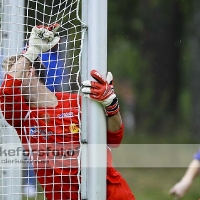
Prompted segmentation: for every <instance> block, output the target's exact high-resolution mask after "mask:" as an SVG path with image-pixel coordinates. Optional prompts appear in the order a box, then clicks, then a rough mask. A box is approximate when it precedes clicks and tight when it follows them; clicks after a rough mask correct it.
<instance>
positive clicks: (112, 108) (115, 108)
mask: <svg viewBox="0 0 200 200" xmlns="http://www.w3.org/2000/svg"><path fill="white" fill-rule="evenodd" d="M105 112H106V115H107V116H108V117H112V116H114V115H116V114H117V113H118V112H119V103H118V99H117V97H115V98H114V99H113V101H112V103H111V104H110V105H109V106H106V107H105Z"/></svg>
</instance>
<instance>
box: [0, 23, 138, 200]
mask: <svg viewBox="0 0 200 200" xmlns="http://www.w3.org/2000/svg"><path fill="white" fill-rule="evenodd" d="M56 26H57V25H55V27H56ZM55 27H54V28H55ZM59 39H60V38H59V37H58V36H55V32H54V31H53V29H52V28H49V27H41V26H40V27H34V28H33V29H32V32H31V35H30V39H29V48H28V49H27V51H26V52H24V53H23V54H22V55H21V56H20V58H19V59H18V60H17V61H16V63H14V64H13V65H12V67H11V69H10V70H9V71H8V73H7V74H6V75H5V78H4V82H3V84H2V86H1V88H0V100H1V109H2V112H3V115H4V117H5V119H6V120H7V122H8V123H9V124H10V125H12V126H14V127H15V129H16V131H17V133H18V135H19V138H20V139H21V142H22V144H23V147H24V149H28V150H29V153H30V156H31V157H32V160H33V165H34V170H35V173H36V176H37V179H38V181H39V182H40V184H41V186H42V187H43V189H44V193H45V196H46V198H47V199H48V200H52V199H55V200H57V199H63V200H66V199H70V200H78V199H79V198H80V187H79V185H80V184H79V181H80V180H79V179H80V178H79V177H80V174H79V169H78V166H79V157H80V150H79V147H80V138H79V120H78V119H79V118H78V98H80V102H81V97H78V96H77V94H72V93H61V92H56V93H53V92H51V91H50V90H49V89H48V88H47V87H46V86H45V75H46V74H45V67H44V65H43V64H42V62H41V61H40V60H39V59H38V54H41V53H43V52H46V51H48V50H49V49H51V48H52V47H54V46H55V45H56V44H57V43H58V42H59ZM91 76H92V77H93V78H94V79H95V81H89V80H88V81H87V80H86V81H83V87H82V92H83V94H84V96H85V97H88V98H90V99H93V100H95V101H97V102H99V103H100V104H101V105H102V107H103V108H104V110H105V114H106V116H107V122H108V126H107V143H108V146H110V147H117V146H118V145H119V144H120V142H121V140H122V136H123V129H124V128H123V123H122V121H121V116H120V113H119V104H118V101H117V98H116V95H115V94H114V92H113V85H112V74H111V73H108V75H107V78H106V79H104V78H103V77H102V76H101V75H100V74H99V73H98V72H97V71H95V70H92V71H91ZM60 152H62V154H61V153H60ZM65 152H67V154H65ZM107 152H108V156H107V159H108V160H107V199H108V200H118V199H124V200H134V199H135V198H134V195H133V194H132V192H131V190H130V188H129V187H128V185H127V183H126V181H125V180H124V179H123V178H122V176H121V175H120V173H119V172H118V171H116V170H115V169H114V168H113V166H112V155H111V151H110V150H109V148H108V149H107ZM57 153H58V154H57ZM59 153H60V154H59ZM40 161H47V162H46V163H44V162H40Z"/></svg>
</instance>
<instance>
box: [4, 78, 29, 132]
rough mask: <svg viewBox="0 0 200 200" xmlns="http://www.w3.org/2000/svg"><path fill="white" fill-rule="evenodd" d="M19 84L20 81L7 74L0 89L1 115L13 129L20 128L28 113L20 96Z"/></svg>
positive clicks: (26, 106)
mask: <svg viewBox="0 0 200 200" xmlns="http://www.w3.org/2000/svg"><path fill="white" fill-rule="evenodd" d="M21 84H22V81H20V80H17V79H14V78H13V77H12V76H11V75H9V74H7V75H6V76H5V79H4V82H3V84H2V86H1V88H0V102H1V110H2V113H3V115H4V117H5V119H6V121H7V122H8V123H9V124H10V125H11V126H14V127H15V128H17V127H21V120H22V118H24V116H25V115H26V113H27V111H28V105H27V104H26V103H25V101H24V98H23V96H22V94H21V90H20V88H21Z"/></svg>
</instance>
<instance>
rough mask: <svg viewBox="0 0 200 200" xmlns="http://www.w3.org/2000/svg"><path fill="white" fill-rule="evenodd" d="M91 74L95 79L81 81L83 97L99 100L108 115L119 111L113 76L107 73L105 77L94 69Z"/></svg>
mask: <svg viewBox="0 0 200 200" xmlns="http://www.w3.org/2000/svg"><path fill="white" fill-rule="evenodd" d="M90 74H91V76H92V77H93V78H94V79H95V80H96V81H90V80H86V81H83V82H82V90H81V91H82V93H83V94H84V97H87V98H89V99H93V100H95V101H97V102H99V103H100V104H101V105H102V106H103V107H104V108H105V113H106V115H107V116H108V117H111V116H113V115H115V114H117V113H118V112H119V104H118V99H117V97H116V94H115V93H114V88H113V76H112V73H111V72H108V73H107V77H106V79H104V78H103V76H102V75H101V74H99V72H97V71H96V70H92V71H91V73H90Z"/></svg>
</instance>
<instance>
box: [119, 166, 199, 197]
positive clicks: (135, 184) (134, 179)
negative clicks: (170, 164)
mask: <svg viewBox="0 0 200 200" xmlns="http://www.w3.org/2000/svg"><path fill="white" fill-rule="evenodd" d="M118 170H119V171H120V172H121V174H122V175H123V177H124V178H125V179H126V181H127V182H128V184H129V185H130V187H131V190H132V191H133V193H134V194H135V197H136V200H174V198H173V197H171V196H170V195H169V190H170V188H171V187H172V186H173V185H174V184H175V183H176V182H177V181H179V180H180V178H181V177H182V175H183V174H184V172H185V170H186V169H185V168H153V169H147V168H143V169H141V168H140V169H131V168H126V169H125V168H120V169H118ZM199 188H200V177H199V178H196V179H195V181H194V182H193V184H192V186H191V188H190V189H189V191H188V193H187V194H186V196H185V197H184V198H183V199H182V200H199V199H200V189H199Z"/></svg>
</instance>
